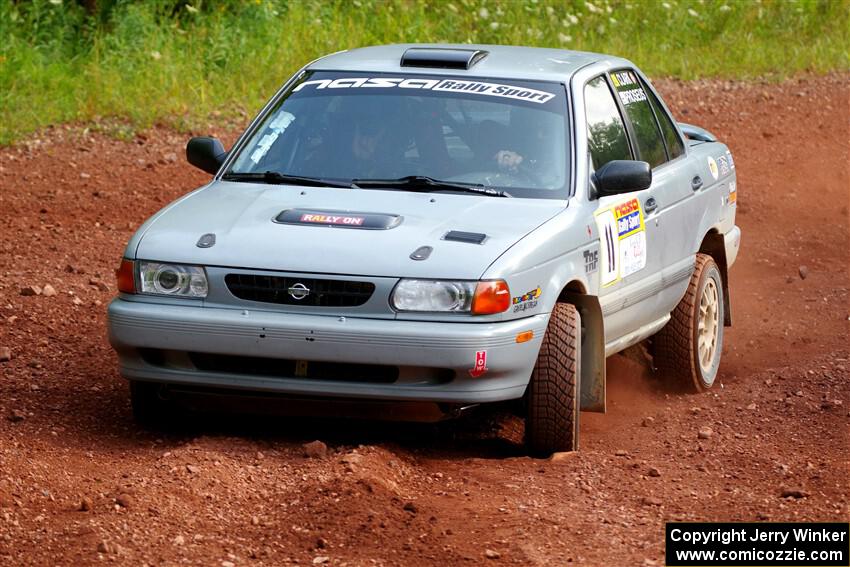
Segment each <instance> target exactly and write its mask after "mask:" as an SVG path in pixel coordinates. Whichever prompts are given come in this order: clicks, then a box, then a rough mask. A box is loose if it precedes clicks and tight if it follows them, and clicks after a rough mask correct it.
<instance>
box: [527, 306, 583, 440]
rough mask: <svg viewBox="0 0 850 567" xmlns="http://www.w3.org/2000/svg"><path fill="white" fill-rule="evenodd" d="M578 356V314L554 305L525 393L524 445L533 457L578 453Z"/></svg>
mask: <svg viewBox="0 0 850 567" xmlns="http://www.w3.org/2000/svg"><path fill="white" fill-rule="evenodd" d="M580 352H581V320H580V318H579V314H578V311H577V310H576V308H575V307H574V306H573V305H569V304H567V303H556V304H555V308H554V309H553V310H552V315H551V316H550V317H549V325H548V327H547V328H546V334H545V335H544V336H543V344H542V345H541V346H540V354H539V355H538V356H537V362H536V363H535V365H534V370H533V371H532V373H531V381H530V382H529V384H528V391H527V392H526V400H527V415H526V418H525V442H526V445H527V446H528V449H529V452H531V453H532V454H536V455H550V454H551V453H554V452H557V451H575V450H577V449H578V421H579V419H578V418H579V413H578V412H579V368H580V359H579V355H580Z"/></svg>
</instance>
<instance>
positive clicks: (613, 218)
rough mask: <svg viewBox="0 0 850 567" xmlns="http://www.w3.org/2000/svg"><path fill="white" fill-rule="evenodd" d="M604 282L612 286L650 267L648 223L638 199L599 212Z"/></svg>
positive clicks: (601, 262)
mask: <svg viewBox="0 0 850 567" xmlns="http://www.w3.org/2000/svg"><path fill="white" fill-rule="evenodd" d="M596 225H597V227H598V229H599V235H600V246H599V249H600V252H601V255H600V258H599V263H600V267H601V270H600V275H599V278H600V282H599V283H600V284H601V285H602V286H608V285H612V284H614V283H616V282H617V281H619V280H620V279H622V278H624V277H626V276H629V275H631V274H634V273H635V272H638V271H640V270H642V269H643V268H645V267H646V226H645V225H644V222H643V209H642V208H641V206H640V201H638V200H637V199H635V198H632V199H628V200H626V201H622V202H619V203H615V204H614V205H611V206H609V207H606V208H604V209H600V210H598V211H596Z"/></svg>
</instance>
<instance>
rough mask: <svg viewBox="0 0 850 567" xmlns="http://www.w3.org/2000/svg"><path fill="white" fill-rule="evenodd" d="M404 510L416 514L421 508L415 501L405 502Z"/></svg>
mask: <svg viewBox="0 0 850 567" xmlns="http://www.w3.org/2000/svg"><path fill="white" fill-rule="evenodd" d="M402 510H404V511H405V512H410V513H411V514H415V513H416V512H418V511H419V508H417V507H416V504H414V503H413V502H405V503H404V506H402Z"/></svg>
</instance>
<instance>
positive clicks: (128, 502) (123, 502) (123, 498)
mask: <svg viewBox="0 0 850 567" xmlns="http://www.w3.org/2000/svg"><path fill="white" fill-rule="evenodd" d="M115 503H116V504H118V505H119V506H121V507H122V508H129V507H130V506H132V505H133V497H132V496H130V495H129V494H127V493H126V492H122V493H121V494H119V495H118V498H116V499H115Z"/></svg>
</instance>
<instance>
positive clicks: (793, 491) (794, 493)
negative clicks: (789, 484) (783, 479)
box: [781, 488, 809, 499]
mask: <svg viewBox="0 0 850 567" xmlns="http://www.w3.org/2000/svg"><path fill="white" fill-rule="evenodd" d="M781 494H782V498H798V499H799V498H808V496H809V493H808V492H806V491H805V490H802V489H800V488H783V489H782V493H781Z"/></svg>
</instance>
